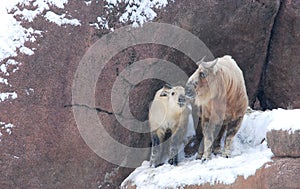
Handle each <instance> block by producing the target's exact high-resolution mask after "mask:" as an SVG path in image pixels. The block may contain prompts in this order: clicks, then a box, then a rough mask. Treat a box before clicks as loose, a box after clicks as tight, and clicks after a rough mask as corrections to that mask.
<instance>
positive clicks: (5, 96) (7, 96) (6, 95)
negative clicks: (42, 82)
mask: <svg viewBox="0 0 300 189" xmlns="http://www.w3.org/2000/svg"><path fill="white" fill-rule="evenodd" d="M17 97H18V95H17V93H16V92H7V93H0V102H3V101H5V100H7V99H16V98H17Z"/></svg>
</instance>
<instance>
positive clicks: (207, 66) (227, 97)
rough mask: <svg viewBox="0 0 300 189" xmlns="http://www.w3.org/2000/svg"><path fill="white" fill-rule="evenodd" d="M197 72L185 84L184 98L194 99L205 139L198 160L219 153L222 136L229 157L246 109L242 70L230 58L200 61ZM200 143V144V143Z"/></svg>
mask: <svg viewBox="0 0 300 189" xmlns="http://www.w3.org/2000/svg"><path fill="white" fill-rule="evenodd" d="M197 64H198V69H197V70H196V71H195V73H194V74H192V75H191V76H190V78H189V79H188V81H187V84H186V95H187V96H189V97H191V98H194V103H195V104H196V106H198V107H199V108H200V111H199V112H201V113H200V115H199V116H200V118H201V123H200V126H201V127H202V132H203V138H204V149H203V145H200V148H199V152H198V158H203V159H204V160H205V159H209V158H210V155H211V153H212V151H214V152H215V153H219V152H220V148H219V147H220V140H221V138H222V136H223V135H224V133H226V136H225V137H226V138H225V148H224V150H223V151H222V154H223V155H224V156H227V157H228V156H229V155H230V152H231V149H230V147H231V144H232V142H233V137H234V135H235V134H236V133H237V131H238V129H239V128H240V126H241V122H242V119H243V116H244V114H245V112H246V110H247V107H248V97H247V92H246V87H245V83H244V77H243V73H242V71H241V69H240V68H239V67H238V65H237V64H236V62H235V61H234V60H233V59H232V58H231V56H228V55H226V56H224V57H222V58H217V59H216V60H214V61H211V62H204V61H203V60H201V61H200V62H198V63H197ZM202 144H203V143H202Z"/></svg>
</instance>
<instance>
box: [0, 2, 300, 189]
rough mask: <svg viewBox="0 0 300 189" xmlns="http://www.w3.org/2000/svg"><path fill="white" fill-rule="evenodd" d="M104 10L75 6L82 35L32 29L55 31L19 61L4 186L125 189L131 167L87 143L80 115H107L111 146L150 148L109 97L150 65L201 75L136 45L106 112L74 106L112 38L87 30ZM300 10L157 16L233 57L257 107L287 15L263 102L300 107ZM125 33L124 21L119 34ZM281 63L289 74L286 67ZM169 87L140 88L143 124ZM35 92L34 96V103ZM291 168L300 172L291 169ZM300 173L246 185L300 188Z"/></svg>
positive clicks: (5, 144) (246, 8) (186, 6)
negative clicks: (92, 53) (75, 92)
mask: <svg viewBox="0 0 300 189" xmlns="http://www.w3.org/2000/svg"><path fill="white" fill-rule="evenodd" d="M97 2H98V1H97ZM102 7H103V3H99V4H97V5H96V4H95V1H92V4H91V6H86V5H85V3H84V1H69V4H68V5H66V11H68V12H69V13H71V15H72V16H74V17H75V18H78V19H79V20H81V24H82V25H81V26H78V27H73V26H66V27H64V28H61V27H59V26H57V25H55V24H53V23H49V22H46V21H45V20H44V19H42V18H36V19H35V20H34V22H32V23H24V24H27V25H32V27H33V28H36V29H39V30H42V31H47V32H45V33H43V36H42V38H40V39H38V41H36V43H35V44H33V46H34V47H35V48H37V50H36V51H35V54H34V55H32V56H19V57H18V60H19V61H20V62H22V63H23V64H22V66H20V70H19V71H18V72H17V73H16V74H12V75H11V76H10V83H11V85H12V90H14V91H16V92H17V93H18V98H17V99H16V100H13V101H11V102H9V101H6V102H2V103H1V105H0V117H1V119H2V120H5V121H7V122H11V123H13V124H14V125H16V127H15V128H14V130H13V134H12V135H11V136H10V137H9V138H6V139H5V140H2V141H1V142H0V148H1V150H0V151H1V153H0V167H1V168H0V185H1V187H3V188H97V187H98V188H117V187H118V186H119V185H120V183H121V182H122V180H123V179H124V178H126V177H127V176H128V174H129V173H130V172H131V171H132V169H128V168H122V167H120V166H117V165H114V164H112V163H109V162H108V161H106V160H104V159H102V158H100V157H99V156H97V155H96V154H95V153H94V152H93V151H92V150H91V149H90V148H89V147H88V146H87V145H86V144H85V142H84V140H83V139H82V138H81V136H80V134H79V132H78V128H77V124H76V121H75V119H74V115H73V112H72V108H75V107H76V108H83V109H86V111H93V112H95V111H98V110H100V109H101V110H105V111H98V112H97V114H98V116H99V117H100V118H101V119H102V120H103V122H104V123H105V124H104V125H105V129H106V131H107V132H108V133H109V134H110V135H111V136H112V138H114V139H115V140H117V141H118V142H120V143H122V144H124V145H127V146H133V147H148V146H149V145H150V135H149V133H146V134H139V133H134V132H130V131H129V130H127V129H125V128H123V127H122V126H121V125H120V123H119V122H118V121H117V120H116V118H115V116H114V115H112V114H109V112H112V106H111V99H110V93H111V88H112V85H113V82H114V80H115V78H116V76H117V75H118V74H119V73H120V72H122V70H124V68H126V67H127V66H128V65H130V64H132V63H133V62H135V61H138V60H142V59H144V58H149V57H151V58H153V57H156V58H161V59H165V60H169V61H171V62H175V64H177V65H178V66H180V67H181V68H182V69H183V70H184V71H185V72H186V73H187V74H191V73H193V72H194V70H195V65H194V64H193V62H192V61H191V59H189V58H188V57H187V56H185V55H184V54H183V53H181V52H178V51H176V50H174V49H169V48H166V47H162V46H158V45H152V44H147V45H144V46H139V45H137V46H134V47H132V48H128V49H126V50H124V51H122V52H121V53H119V54H118V55H116V56H115V57H113V59H112V60H111V61H110V62H109V63H108V64H107V67H106V68H105V69H104V70H105V71H104V72H103V73H102V74H101V75H100V76H99V79H98V82H97V84H96V91H95V97H96V104H95V106H96V107H97V108H98V109H95V107H87V106H84V105H81V106H80V105H72V93H71V91H72V84H73V79H74V75H75V72H76V69H77V66H78V64H79V62H80V60H81V58H82V57H83V55H84V54H85V52H86V51H87V49H88V48H89V47H91V46H92V44H94V43H95V42H96V41H97V39H98V36H102V35H103V34H105V32H102V31H100V32H99V31H96V30H95V29H94V28H92V27H91V26H89V22H95V21H96V20H97V17H98V16H99V15H101V13H102V11H103V9H102ZM297 7H299V4H298V3H296V1H287V0H286V1H283V6H282V8H281V9H279V0H276V1H274V0H261V1H252V0H242V1H231V2H223V1H222V2H221V1H217V0H213V1H211V0H207V1H201V2H200V1H198V0H194V1H187V0H184V1H179V0H178V1H175V2H174V3H171V4H170V5H168V7H167V8H166V10H163V11H158V18H157V20H156V21H159V22H165V23H170V24H174V25H177V26H180V27H182V28H184V29H187V30H188V31H190V32H192V33H193V34H194V35H196V36H198V37H199V38H200V39H201V40H202V41H203V42H204V43H205V44H206V45H207V46H208V47H209V48H210V49H211V51H212V52H213V54H214V55H215V56H222V55H224V54H231V55H232V56H233V57H234V58H235V59H236V60H237V62H238V63H239V65H240V67H241V68H242V70H243V71H244V74H245V79H246V84H247V90H248V94H249V97H250V98H249V99H250V100H251V102H254V101H255V99H256V93H257V90H258V87H259V82H260V77H261V73H262V72H263V68H264V62H265V59H266V56H267V54H268V44H269V41H270V37H271V36H272V35H271V31H272V27H273V22H274V19H275V17H276V15H277V13H278V10H280V13H279V16H278V21H277V22H276V28H275V29H274V33H273V36H274V40H273V39H272V40H271V42H272V43H271V47H272V48H271V51H270V52H269V62H268V66H267V69H270V71H268V70H267V72H266V77H265V78H266V80H265V82H266V83H265V84H264V85H263V87H264V90H265V96H264V98H268V99H270V100H269V101H271V102H272V105H274V106H285V105H292V106H294V107H299V89H300V87H299V86H297V84H298V83H299V82H297V79H296V77H299V75H300V74H299V69H296V68H299V66H298V65H297V63H299V62H297V60H298V59H296V58H297V56H298V55H299V53H297V51H298V52H299V43H300V41H299V40H298V39H299V36H298V34H299V30H297V28H298V26H299V19H298V18H299V12H297ZM290 21H293V22H290ZM119 25H120V24H119ZM119 25H118V23H116V26H119ZM290 26H291V27H292V28H293V29H291V28H290ZM297 32H298V33H297ZM286 34H288V35H289V36H288V37H285V35H286ZM277 44H281V46H277ZM35 45H36V46H35ZM282 52H283V53H282ZM290 54H293V56H289V55H290ZM287 60H288V61H287ZM281 63H284V65H285V66H284V67H282V66H281ZM279 70H280V72H279V73H280V74H278V71H279ZM283 80H284V81H285V82H287V85H285V82H282V81H283ZM162 84H163V83H162V82H161V81H156V80H148V81H145V82H143V83H142V84H139V85H136V86H134V87H133V89H132V91H131V92H130V95H129V102H130V104H129V106H130V109H131V113H132V114H133V115H134V116H135V117H136V118H137V119H138V120H141V121H145V120H146V119H147V114H148V106H149V103H150V101H151V99H152V97H153V95H154V93H155V90H156V89H158V88H160V87H161V86H162ZM286 86H287V87H286ZM29 88H32V89H34V92H33V93H32V94H30V95H27V94H26V90H27V89H29ZM145 91H146V92H145ZM274 94H276V95H274ZM286 99H288V100H286ZM281 102H284V103H285V104H281ZM286 103H287V104H286ZM107 150H110V149H109V148H108V149H107ZM113 150H114V149H113ZM124 158H126V157H124ZM289 168H291V169H292V170H295V171H289V170H290V169H289ZM280 169H283V170H285V171H283V172H284V173H285V174H284V175H277V174H279V173H280ZM299 171H300V170H299V159H282V160H274V166H271V167H270V168H265V169H262V170H260V171H258V176H257V177H256V176H254V177H250V178H249V180H248V181H247V180H244V179H243V178H239V179H238V180H240V182H242V183H243V182H245V183H248V184H249V185H248V186H252V185H253V184H254V183H256V184H257V186H258V188H259V187H260V186H259V185H260V184H261V183H267V184H266V187H265V186H261V187H262V188H268V187H269V188H286V187H281V186H288V187H289V186H290V188H292V187H294V188H296V187H297V186H299V185H300V184H299V180H300V179H299V178H298V176H299V174H296V173H299ZM251 178H252V181H251ZM285 178H286V179H285ZM269 179H270V180H269ZM262 180H264V181H266V182H261V181H262ZM250 181H251V182H250ZM283 181H284V182H286V181H289V183H284V182H283ZM288 184H289V185H288ZM237 186H238V184H237ZM288 187H287V188H288ZM221 188H223V187H221ZM241 188H245V187H241Z"/></svg>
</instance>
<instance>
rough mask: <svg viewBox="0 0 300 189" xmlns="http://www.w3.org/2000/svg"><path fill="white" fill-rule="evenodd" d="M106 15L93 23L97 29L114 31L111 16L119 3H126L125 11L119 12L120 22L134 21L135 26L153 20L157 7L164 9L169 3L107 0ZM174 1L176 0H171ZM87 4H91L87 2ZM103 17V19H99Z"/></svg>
mask: <svg viewBox="0 0 300 189" xmlns="http://www.w3.org/2000/svg"><path fill="white" fill-rule="evenodd" d="M105 1H106V5H105V8H106V15H102V16H101V17H98V23H92V24H91V26H95V28H97V29H108V30H110V31H114V29H115V28H113V27H109V25H110V24H109V19H108V18H109V17H110V14H112V13H113V12H114V11H113V10H114V9H118V8H119V5H120V4H121V5H122V6H123V5H124V4H125V5H126V7H125V12H123V13H121V14H119V15H118V16H119V22H121V23H127V22H130V23H132V26H133V27H138V26H142V25H143V24H144V23H146V22H149V21H152V20H153V19H154V18H155V17H156V16H157V14H156V12H155V9H162V8H164V7H166V6H167V5H168V0H105ZM171 1H172V2H173V1H174V0H171ZM86 4H87V6H88V5H90V4H88V3H86ZM99 18H101V19H99Z"/></svg>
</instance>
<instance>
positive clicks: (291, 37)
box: [261, 0, 300, 109]
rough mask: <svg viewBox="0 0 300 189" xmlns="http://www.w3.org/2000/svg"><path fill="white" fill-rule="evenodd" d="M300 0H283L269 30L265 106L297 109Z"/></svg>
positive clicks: (299, 55) (299, 101)
mask: <svg viewBox="0 0 300 189" xmlns="http://www.w3.org/2000/svg"><path fill="white" fill-rule="evenodd" d="M299 9H300V2H299V1H297V0H284V1H282V3H281V6H280V10H279V13H278V16H277V17H276V21H275V23H274V28H273V30H272V37H271V38H272V39H271V42H270V48H269V49H270V50H269V53H268V57H267V58H268V59H267V60H268V61H267V65H266V73H265V82H264V83H263V91H264V95H265V96H264V100H263V103H264V104H262V103H261V104H262V106H264V107H265V108H269V109H271V108H278V107H282V108H300V98H299V97H300V84H299V80H300V69H299V64H300V45H299V44H300V13H299Z"/></svg>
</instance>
